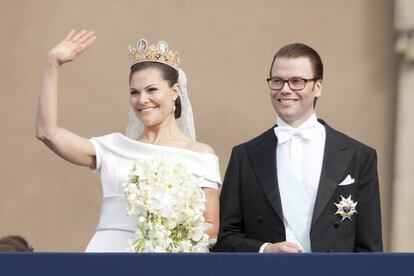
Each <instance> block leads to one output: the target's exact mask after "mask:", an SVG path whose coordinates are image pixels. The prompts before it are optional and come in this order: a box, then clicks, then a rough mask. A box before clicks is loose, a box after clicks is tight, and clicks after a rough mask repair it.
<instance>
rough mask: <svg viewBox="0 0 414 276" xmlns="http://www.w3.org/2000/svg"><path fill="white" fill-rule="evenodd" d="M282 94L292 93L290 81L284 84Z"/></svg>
mask: <svg viewBox="0 0 414 276" xmlns="http://www.w3.org/2000/svg"><path fill="white" fill-rule="evenodd" d="M280 92H282V93H292V89H290V86H289V82H288V81H285V82H284V83H283V86H282V88H281V89H280Z"/></svg>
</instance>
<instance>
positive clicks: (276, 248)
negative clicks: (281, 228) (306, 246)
mask: <svg viewBox="0 0 414 276" xmlns="http://www.w3.org/2000/svg"><path fill="white" fill-rule="evenodd" d="M302 252H303V249H302V248H301V247H300V246H299V245H297V244H295V243H291V242H288V241H284V242H277V243H271V244H268V245H266V246H265V248H264V250H263V253H302Z"/></svg>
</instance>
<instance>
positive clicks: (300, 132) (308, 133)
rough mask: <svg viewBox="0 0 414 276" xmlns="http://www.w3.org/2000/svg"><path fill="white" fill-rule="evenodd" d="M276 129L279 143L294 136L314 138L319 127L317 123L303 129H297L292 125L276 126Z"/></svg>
mask: <svg viewBox="0 0 414 276" xmlns="http://www.w3.org/2000/svg"><path fill="white" fill-rule="evenodd" d="M274 131H275V134H276V137H277V141H278V143H279V144H283V143H285V142H287V141H289V140H290V139H292V137H293V136H300V137H302V138H304V139H307V140H312V139H313V138H315V137H316V135H317V134H318V133H317V131H318V128H317V127H316V125H313V126H309V127H307V128H303V129H297V128H292V127H275V129H274Z"/></svg>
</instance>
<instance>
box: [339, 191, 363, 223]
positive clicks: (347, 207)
mask: <svg viewBox="0 0 414 276" xmlns="http://www.w3.org/2000/svg"><path fill="white" fill-rule="evenodd" d="M334 204H335V206H336V207H337V208H338V210H337V211H336V213H335V215H340V216H341V217H342V221H343V220H344V219H349V220H352V219H351V217H352V215H353V214H356V213H358V212H357V210H356V209H355V207H356V205H357V204H358V201H355V202H353V201H352V199H351V195H349V196H348V198H344V197H343V196H341V201H339V203H334Z"/></svg>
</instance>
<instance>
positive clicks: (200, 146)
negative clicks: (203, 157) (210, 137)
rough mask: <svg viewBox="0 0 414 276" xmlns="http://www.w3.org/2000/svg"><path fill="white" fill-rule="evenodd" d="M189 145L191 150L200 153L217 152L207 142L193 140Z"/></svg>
mask: <svg viewBox="0 0 414 276" xmlns="http://www.w3.org/2000/svg"><path fill="white" fill-rule="evenodd" d="M187 146H188V149H189V150H192V151H195V152H198V153H209V154H214V155H215V154H216V153H215V152H214V149H213V148H212V147H210V146H209V145H207V144H204V143H200V142H197V141H193V142H192V143H189V144H188V145H187Z"/></svg>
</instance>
